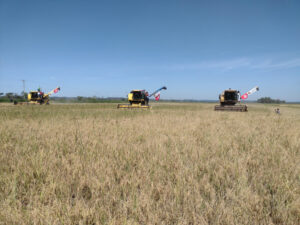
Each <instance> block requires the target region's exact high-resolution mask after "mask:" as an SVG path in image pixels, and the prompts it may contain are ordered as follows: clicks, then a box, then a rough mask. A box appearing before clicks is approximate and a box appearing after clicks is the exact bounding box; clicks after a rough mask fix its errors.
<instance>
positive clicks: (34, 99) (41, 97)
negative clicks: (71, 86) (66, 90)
mask: <svg viewBox="0 0 300 225" xmlns="http://www.w3.org/2000/svg"><path fill="white" fill-rule="evenodd" d="M59 90H60V87H57V88H55V89H53V90H52V91H50V92H49V93H47V94H45V93H44V92H42V91H41V90H40V88H39V89H38V90H37V91H30V92H29V93H28V95H27V102H16V101H14V104H15V105H43V104H46V105H49V99H50V98H49V97H50V95H52V94H53V93H57V92H58V91H59Z"/></svg>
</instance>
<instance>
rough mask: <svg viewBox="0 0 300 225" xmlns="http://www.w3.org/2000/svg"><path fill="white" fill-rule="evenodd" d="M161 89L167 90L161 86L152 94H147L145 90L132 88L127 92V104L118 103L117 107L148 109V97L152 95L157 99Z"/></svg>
mask: <svg viewBox="0 0 300 225" xmlns="http://www.w3.org/2000/svg"><path fill="white" fill-rule="evenodd" d="M161 90H167V87H166V86H163V87H161V88H159V89H157V90H156V91H154V92H153V93H152V94H150V95H149V94H148V92H147V91H145V90H132V91H131V92H130V93H129V94H128V102H129V104H118V108H123V109H124V108H125V109H128V108H144V109H149V108H150V106H149V98H150V97H152V96H154V97H155V100H156V101H158V100H159V99H160V91H161Z"/></svg>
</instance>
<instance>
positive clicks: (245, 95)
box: [241, 86, 259, 100]
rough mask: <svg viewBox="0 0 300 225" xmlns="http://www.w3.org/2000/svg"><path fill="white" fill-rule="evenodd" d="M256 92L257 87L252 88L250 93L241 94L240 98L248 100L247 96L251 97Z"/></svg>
mask: <svg viewBox="0 0 300 225" xmlns="http://www.w3.org/2000/svg"><path fill="white" fill-rule="evenodd" d="M257 91H259V87H257V86H256V87H254V88H252V89H251V90H250V91H247V92H246V93H245V94H243V95H242V96H241V99H244V100H245V99H247V98H248V96H249V95H252V94H253V93H255V92H257Z"/></svg>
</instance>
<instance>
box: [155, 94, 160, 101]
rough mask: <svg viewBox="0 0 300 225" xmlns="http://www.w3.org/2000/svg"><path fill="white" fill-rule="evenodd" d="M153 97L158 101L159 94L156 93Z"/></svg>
mask: <svg viewBox="0 0 300 225" xmlns="http://www.w3.org/2000/svg"><path fill="white" fill-rule="evenodd" d="M154 97H155V100H156V101H158V100H159V99H160V92H158V93H156V94H155V95H154Z"/></svg>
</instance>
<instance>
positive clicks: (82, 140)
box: [0, 103, 300, 224]
mask: <svg viewBox="0 0 300 225" xmlns="http://www.w3.org/2000/svg"><path fill="white" fill-rule="evenodd" d="M213 107H214V104H204V103H160V104H154V105H153V107H152V109H151V110H122V109H121V110H120V109H117V108H116V104H53V105H49V106H46V105H45V106H38V105H34V106H13V105H8V104H1V105H0V224H300V222H299V221H300V105H289V104H285V105H281V106H279V107H280V109H281V115H277V114H275V113H274V108H276V107H278V106H272V105H259V104H249V105H248V110H249V112H244V113H240V112H215V111H214V110H213Z"/></svg>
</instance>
